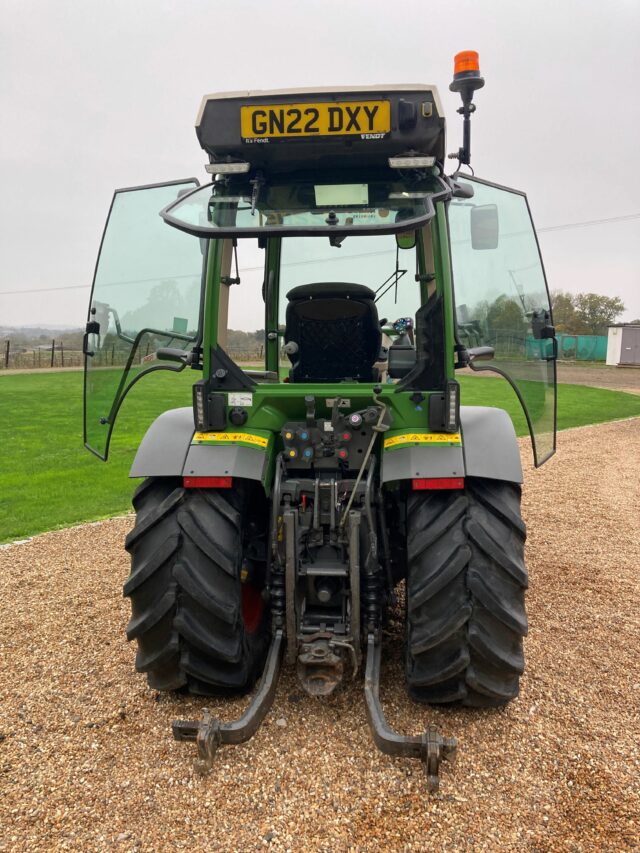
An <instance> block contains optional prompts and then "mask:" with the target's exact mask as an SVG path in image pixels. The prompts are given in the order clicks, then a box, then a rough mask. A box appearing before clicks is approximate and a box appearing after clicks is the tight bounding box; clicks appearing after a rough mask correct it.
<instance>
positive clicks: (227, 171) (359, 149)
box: [162, 84, 449, 240]
mask: <svg viewBox="0 0 640 853" xmlns="http://www.w3.org/2000/svg"><path fill="white" fill-rule="evenodd" d="M196 132H197V134H198V139H199V140H200V144H201V145H202V147H203V148H204V150H205V151H206V152H207V153H208V155H209V161H210V162H209V164H208V166H207V171H208V172H210V173H211V174H212V175H214V180H213V183H212V184H208V185H206V186H204V187H200V188H199V189H197V190H195V191H194V192H192V193H189V194H187V195H185V196H182V197H181V198H179V199H177V200H176V201H175V202H173V203H172V204H170V205H168V206H167V207H166V208H165V209H164V210H163V211H162V217H163V218H164V219H165V221H166V222H168V223H169V224H170V225H172V226H174V227H176V228H179V229H181V230H183V231H186V232H188V233H190V234H196V235H199V236H206V237H224V236H234V237H254V236H268V235H269V234H273V235H277V236H285V235H287V234H296V235H298V236H303V235H319V234H332V235H333V237H332V239H333V238H335V239H336V240H337V239H339V237H340V236H341V235H342V236H345V235H347V234H357V233H359V234H371V233H376V232H381V233H393V232H397V231H403V230H410V229H414V228H418V227H420V226H421V225H422V224H424V223H425V222H427V221H428V220H429V219H431V217H432V216H433V215H434V212H435V210H434V206H433V205H434V202H435V201H436V200H437V199H438V198H443V197H445V196H447V195H448V193H449V189H448V187H447V185H446V184H445V182H444V181H443V180H442V178H441V177H440V175H441V174H442V172H443V161H444V156H445V122H444V118H443V116H442V107H441V105H440V99H439V97H438V93H437V91H436V89H435V87H434V86H425V85H419V84H416V85H408V86H379V87H351V88H340V89H326V88H325V89H289V90H278V91H264V92H260V91H254V92H226V93H222V94H217V95H206V96H205V97H204V99H203V101H202V104H201V107H200V111H199V113H198V118H197V123H196Z"/></svg>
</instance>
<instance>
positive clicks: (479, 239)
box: [471, 204, 499, 249]
mask: <svg viewBox="0 0 640 853" xmlns="http://www.w3.org/2000/svg"><path fill="white" fill-rule="evenodd" d="M498 236H499V227H498V206H497V205H495V204H481V205H478V206H477V207H472V208H471V246H472V248H474V249H497V248H498Z"/></svg>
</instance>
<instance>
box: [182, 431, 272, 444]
mask: <svg viewBox="0 0 640 853" xmlns="http://www.w3.org/2000/svg"><path fill="white" fill-rule="evenodd" d="M193 441H194V443H202V444H250V445H252V446H253V447H267V445H268V444H269V439H268V438H265V437H264V436H262V435H253V434H252V433H250V432H196V433H195V435H194V436H193Z"/></svg>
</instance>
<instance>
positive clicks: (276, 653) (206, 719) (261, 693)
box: [171, 629, 284, 774]
mask: <svg viewBox="0 0 640 853" xmlns="http://www.w3.org/2000/svg"><path fill="white" fill-rule="evenodd" d="M283 648H284V635H283V632H282V630H281V629H279V630H277V631H276V632H275V633H274V635H273V637H272V639H271V645H270V646H269V653H268V655H267V661H266V663H265V667H264V670H263V672H262V677H261V678H260V681H259V683H258V688H257V690H256V692H255V694H254V696H253V698H252V700H251V702H250V703H249V706H248V708H247V709H246V711H245V712H244V714H242V716H241V717H239V718H238V719H237V720H233V721H231V722H229V723H221V722H220V720H218V719H216V718H215V717H212V716H211V713H210V712H209V709H208V708H204V709H203V716H202V719H201V720H200V721H199V722H198V721H197V720H175V722H174V723H172V726H171V728H172V730H173V737H174V738H175V740H180V741H195V744H196V746H197V748H198V757H197V758H196V760H195V761H194V769H195V771H196V773H200V774H205V773H208V772H209V771H210V770H211V767H212V766H213V759H214V756H215V754H216V752H217V750H218V747H220V746H222V745H223V744H238V743H244V742H245V741H248V740H249V739H250V738H251V737H253V735H254V734H255V733H256V732H257V730H258V728H259V727H260V724H261V723H262V721H263V720H264V718H265V717H266V715H267V714H268V712H269V709H270V708H271V706H272V705H273V700H274V698H275V694H276V687H277V686H278V676H279V675H280V666H281V663H282V651H283Z"/></svg>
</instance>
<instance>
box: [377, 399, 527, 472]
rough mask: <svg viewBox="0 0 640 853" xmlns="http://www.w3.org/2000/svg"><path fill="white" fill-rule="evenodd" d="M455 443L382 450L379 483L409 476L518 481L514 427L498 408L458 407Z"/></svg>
mask: <svg viewBox="0 0 640 853" xmlns="http://www.w3.org/2000/svg"><path fill="white" fill-rule="evenodd" d="M460 425H461V429H460V433H461V439H462V440H461V442H460V445H459V446H446V445H442V446H437V445H435V444H434V445H432V446H429V445H423V446H419V445H413V446H406V447H397V448H394V449H389V450H385V451H384V452H383V456H382V482H383V483H387V482H391V481H392V480H410V479H412V478H413V477H486V478H487V479H491V480H507V481H509V482H512V483H522V479H523V478H522V463H521V462H520V451H519V447H518V440H517V438H516V433H515V429H514V428H513V423H512V422H511V418H510V417H509V415H508V414H507V413H506V412H505V411H503V410H502V409H494V408H491V407H488V406H461V407H460Z"/></svg>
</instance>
